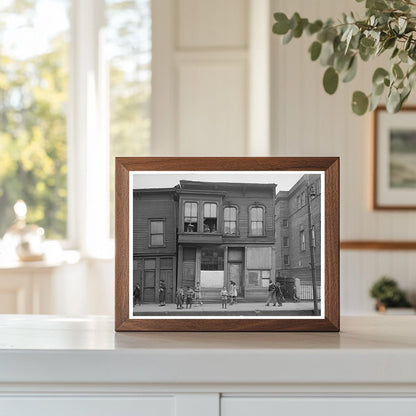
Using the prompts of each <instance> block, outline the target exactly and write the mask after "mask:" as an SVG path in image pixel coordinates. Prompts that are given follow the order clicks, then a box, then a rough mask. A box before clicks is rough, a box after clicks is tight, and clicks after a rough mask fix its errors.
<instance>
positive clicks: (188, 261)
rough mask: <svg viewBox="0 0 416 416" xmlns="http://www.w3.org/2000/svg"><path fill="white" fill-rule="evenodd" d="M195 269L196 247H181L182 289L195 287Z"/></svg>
mask: <svg viewBox="0 0 416 416" xmlns="http://www.w3.org/2000/svg"><path fill="white" fill-rule="evenodd" d="M195 271H196V249H195V248H191V247H184V249H183V274H182V286H183V288H184V289H186V288H187V287H188V286H189V287H192V288H193V287H195Z"/></svg>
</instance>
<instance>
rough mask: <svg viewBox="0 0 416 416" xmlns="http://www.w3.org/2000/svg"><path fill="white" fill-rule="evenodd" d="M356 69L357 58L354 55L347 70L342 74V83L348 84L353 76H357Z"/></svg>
mask: <svg viewBox="0 0 416 416" xmlns="http://www.w3.org/2000/svg"><path fill="white" fill-rule="evenodd" d="M357 67H358V64H357V58H356V56H355V55H354V56H353V57H352V58H351V60H350V63H349V65H348V69H347V70H346V71H345V72H344V74H343V77H342V82H350V81H351V80H353V79H354V77H355V75H356V74H357Z"/></svg>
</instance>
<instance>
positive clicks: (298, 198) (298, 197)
mask: <svg viewBox="0 0 416 416" xmlns="http://www.w3.org/2000/svg"><path fill="white" fill-rule="evenodd" d="M296 206H297V207H298V208H300V207H301V206H302V205H301V200H300V195H298V196H297V197H296Z"/></svg>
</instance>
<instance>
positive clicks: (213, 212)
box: [204, 202, 217, 233]
mask: <svg viewBox="0 0 416 416" xmlns="http://www.w3.org/2000/svg"><path fill="white" fill-rule="evenodd" d="M215 231H217V204H215V203H212V202H206V203H205V204H204V233H214V232H215Z"/></svg>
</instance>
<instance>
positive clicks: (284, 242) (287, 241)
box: [283, 237, 289, 247]
mask: <svg viewBox="0 0 416 416" xmlns="http://www.w3.org/2000/svg"><path fill="white" fill-rule="evenodd" d="M283 247H289V237H283Z"/></svg>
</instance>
